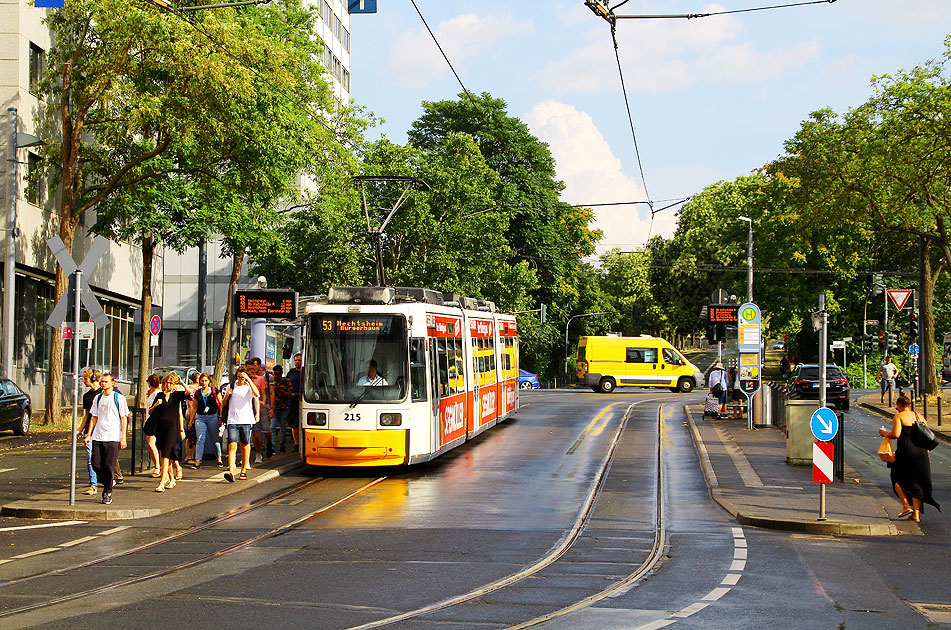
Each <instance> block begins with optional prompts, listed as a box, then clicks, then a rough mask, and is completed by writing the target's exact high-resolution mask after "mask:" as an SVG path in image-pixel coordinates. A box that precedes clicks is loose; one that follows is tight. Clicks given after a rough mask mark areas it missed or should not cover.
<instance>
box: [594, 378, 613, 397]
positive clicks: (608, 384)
mask: <svg viewBox="0 0 951 630" xmlns="http://www.w3.org/2000/svg"><path fill="white" fill-rule="evenodd" d="M616 386H617V385H616V384H615V383H614V379H613V378H602V379H601V382H600V383H598V388H599V389H600V390H601V393H603V394H610V393H611V392H613V391H614V388H615V387H616Z"/></svg>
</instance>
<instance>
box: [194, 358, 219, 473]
mask: <svg viewBox="0 0 951 630" xmlns="http://www.w3.org/2000/svg"><path fill="white" fill-rule="evenodd" d="M194 399H195V435H196V439H195V464H194V468H201V460H202V458H203V457H204V456H205V448H206V445H207V448H209V449H210V448H211V444H210V443H211V442H214V444H215V455H216V457H217V459H218V468H221V467H222V466H223V464H222V463H221V442H220V441H219V440H218V439H217V436H218V410H219V409H220V408H221V403H220V402H219V400H220V399H219V397H218V389H217V388H215V387H212V386H211V376H210V375H208V374H206V373H204V372H203V373H202V374H201V376H199V377H198V390H197V391H196V392H195V394H194Z"/></svg>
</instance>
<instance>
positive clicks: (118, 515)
mask: <svg viewBox="0 0 951 630" xmlns="http://www.w3.org/2000/svg"><path fill="white" fill-rule="evenodd" d="M303 466H304V464H303V462H301V461H299V460H297V461H292V462H289V463H287V464H283V465H281V466H278V467H277V468H271V469H268V470H266V471H264V472H263V473H262V474H261V475H258V476H257V477H254V478H253V479H248V483H246V484H245V483H242V484H241V485H234V488H235V490H234V491H233V492H228V493H224V494H234V493H235V492H236V491H238V490H239V489H245V488H248V487H250V486H255V485H260V484H263V483H266V482H268V481H272V480H274V479H277V478H278V477H280V476H282V475H286V474H287V473H289V472H292V471H294V470H297V469H298V468H301V467H303ZM229 485H231V484H229ZM224 494H222V495H218V496H224ZM216 498H217V497H216ZM197 503H199V502H195V503H187V504H184V505H176V506H173V507H168V508H106V509H102V510H95V509H89V508H87V507H76V506H69V505H67V506H65V507H49V506H42V507H40V506H36V505H32V504H31V500H29V499H21V500H19V501H14V502H13V503H8V504H6V505H4V506H2V507H0V516H9V517H13V518H29V519H45V520H84V521H127V520H134V519H139V518H149V517H151V516H158V515H160V514H168V513H170V512H175V511H176V510H181V509H183V508H187V507H191V506H193V505H197Z"/></svg>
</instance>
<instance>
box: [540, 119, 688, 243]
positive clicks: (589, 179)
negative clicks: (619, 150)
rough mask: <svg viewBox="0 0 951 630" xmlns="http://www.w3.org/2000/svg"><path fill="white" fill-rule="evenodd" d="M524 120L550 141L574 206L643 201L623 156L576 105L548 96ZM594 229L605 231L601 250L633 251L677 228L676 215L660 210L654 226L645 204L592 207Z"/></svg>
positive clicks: (566, 198) (559, 171)
mask: <svg viewBox="0 0 951 630" xmlns="http://www.w3.org/2000/svg"><path fill="white" fill-rule="evenodd" d="M523 120H524V121H525V123H526V124H527V125H528V126H529V128H530V129H531V131H532V133H533V134H534V135H535V136H537V137H538V138H539V139H541V140H542V141H543V142H546V143H548V146H549V147H550V149H551V153H552V156H554V158H555V162H556V164H557V172H558V177H559V179H561V180H563V181H564V182H565V186H566V188H565V190H564V192H563V193H562V199H564V200H565V201H567V202H569V203H573V204H598V203H615V202H620V201H641V200H644V199H645V197H644V191H643V189H642V188H641V187H640V186H639V185H638V183H637V181H636V180H635V179H634V178H633V177H630V176H628V175H627V174H626V173H624V170H623V168H622V164H621V160H620V159H618V158H617V156H615V155H614V153H613V152H612V151H611V148H610V146H609V145H608V143H607V141H605V139H604V136H603V135H602V134H601V132H600V130H599V129H598V127H597V125H596V124H595V122H594V120H592V118H591V116H589V115H588V114H587V113H585V112H582V111H579V110H578V109H576V108H575V107H574V106H573V105H569V104H566V103H560V102H558V101H553V100H547V101H542V102H540V103H538V104H536V105H535V106H534V107H533V108H532V109H531V111H529V112H528V113H527V114H525V116H523ZM594 211H595V222H594V227H595V228H598V229H600V230H603V231H604V239H603V241H602V245H600V246H599V247H598V251H599V252H603V251H605V250H606V249H608V248H610V247H615V246H616V247H621V248H622V249H628V250H629V249H631V248H632V247H634V246H639V245H643V244H645V243H646V242H647V239H648V238H649V237H650V236H654V235H658V234H660V235H662V236H668V237H669V236H670V235H672V234H673V231H674V228H675V227H676V217H674V215H673V213H670V212H665V213H660V214H658V215H657V217H656V218H655V220H654V223H653V226H651V218H650V212H649V211H648V210H647V206H646V205H623V206H602V207H596V208H594Z"/></svg>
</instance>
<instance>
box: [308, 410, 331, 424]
mask: <svg viewBox="0 0 951 630" xmlns="http://www.w3.org/2000/svg"><path fill="white" fill-rule="evenodd" d="M307 426H309V427H325V426H327V414H326V413H324V412H323V411H308V412H307Z"/></svg>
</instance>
